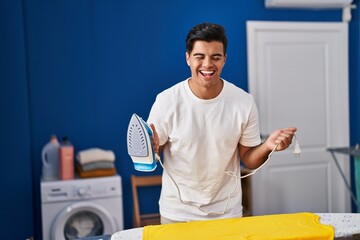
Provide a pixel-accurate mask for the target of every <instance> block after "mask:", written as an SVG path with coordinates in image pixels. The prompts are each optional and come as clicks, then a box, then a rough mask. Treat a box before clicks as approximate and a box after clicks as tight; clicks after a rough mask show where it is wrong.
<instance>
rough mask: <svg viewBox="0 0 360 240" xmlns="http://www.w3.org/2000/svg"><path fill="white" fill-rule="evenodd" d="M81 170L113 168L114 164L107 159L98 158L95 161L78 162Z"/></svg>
mask: <svg viewBox="0 0 360 240" xmlns="http://www.w3.org/2000/svg"><path fill="white" fill-rule="evenodd" d="M80 167H81V170H83V171H90V170H95V169H110V168H114V167H115V164H114V162H112V161H108V160H99V161H96V162H90V163H85V164H80Z"/></svg>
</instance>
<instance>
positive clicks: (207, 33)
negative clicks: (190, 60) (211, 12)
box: [186, 23, 227, 53]
mask: <svg viewBox="0 0 360 240" xmlns="http://www.w3.org/2000/svg"><path fill="white" fill-rule="evenodd" d="M197 40H202V41H206V42H212V41H217V42H222V43H223V45H224V53H226V48H227V38H226V35H225V29H224V28H223V27H222V26H220V25H218V24H214V23H200V24H198V25H196V26H195V27H193V28H192V29H191V30H190V31H189V33H188V35H187V37H186V51H187V52H188V53H190V52H191V51H192V50H193V48H194V42H195V41H197Z"/></svg>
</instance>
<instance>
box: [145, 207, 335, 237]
mask: <svg viewBox="0 0 360 240" xmlns="http://www.w3.org/2000/svg"><path fill="white" fill-rule="evenodd" d="M319 218H320V217H319V216H318V215H316V214H313V213H290V214H274V215H264V216H254V217H244V218H230V219H216V220H205V221H194V222H186V223H173V224H164V225H153V226H146V227H144V233H143V238H142V239H143V240H164V239H166V240H190V239H196V240H205V239H206V240H219V239H221V240H223V239H224V240H256V239H260V240H271V239H276V240H281V239H297V240H299V239H314V240H315V239H316V240H333V239H334V229H333V227H332V226H329V225H323V224H321V223H319Z"/></svg>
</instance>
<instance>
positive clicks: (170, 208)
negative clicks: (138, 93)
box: [147, 79, 261, 221]
mask: <svg viewBox="0 0 360 240" xmlns="http://www.w3.org/2000/svg"><path fill="white" fill-rule="evenodd" d="M223 82H224V86H223V89H222V91H221V93H220V94H219V95H218V96H217V97H216V98H213V99H209V100H204V99H199V98H197V97H196V96H195V95H194V94H193V93H192V91H191V89H190V87H189V84H188V79H187V80H185V81H182V82H180V83H178V84H176V85H174V86H173V87H171V88H169V89H167V90H165V91H163V92H161V93H160V94H158V96H157V97H156V101H155V102H154V104H153V106H152V108H151V111H150V114H149V118H148V120H147V122H148V123H153V124H154V125H155V127H156V131H157V133H158V135H159V138H160V145H163V144H165V143H166V145H165V146H164V150H163V163H164V168H165V171H164V173H163V185H162V191H161V196H160V200H159V206H160V214H161V215H162V216H163V217H165V218H169V219H172V220H176V221H191V220H203V219H213V218H227V217H241V216H242V201H241V197H242V191H241V185H240V184H239V183H236V178H234V177H231V176H229V175H228V174H225V171H232V172H234V173H235V174H236V176H240V156H239V153H238V144H239V143H241V144H242V145H244V146H248V147H252V146H256V145H258V144H260V143H261V140H260V132H259V117H258V110H257V107H256V105H255V102H254V99H253V97H252V96H251V95H250V94H248V93H246V92H245V91H244V90H242V89H240V88H238V87H236V86H235V85H234V84H232V83H229V82H227V81H225V80H223ZM169 175H170V176H171V177H172V178H173V180H174V181H175V183H176V184H177V186H176V184H174V182H173V181H172V179H171V178H170V176H169ZM238 181H240V180H239V179H238ZM229 194H232V195H231V198H230V200H229V202H228V205H226V204H227V200H228V196H229ZM179 195H180V196H181V199H182V201H184V202H186V204H184V203H182V202H181V201H180V196H179ZM193 205H196V206H199V207H200V208H201V209H202V210H201V209H199V208H197V207H194V206H193ZM225 205H226V211H225V213H224V214H214V212H222V211H223V209H224V208H225Z"/></svg>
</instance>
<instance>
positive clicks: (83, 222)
mask: <svg viewBox="0 0 360 240" xmlns="http://www.w3.org/2000/svg"><path fill="white" fill-rule="evenodd" d="M115 226H116V223H115V220H114V219H113V217H112V215H111V214H110V213H109V212H108V211H107V210H106V209H105V208H104V207H102V206H101V205H99V204H96V203H94V202H77V203H74V204H71V205H69V206H68V207H66V208H64V209H63V210H62V211H61V212H60V213H59V214H58V215H57V217H56V219H55V221H54V223H53V225H52V227H51V240H64V239H66V240H68V239H76V238H81V237H90V236H99V235H104V234H113V233H114V232H115V231H116V230H115Z"/></svg>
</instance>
